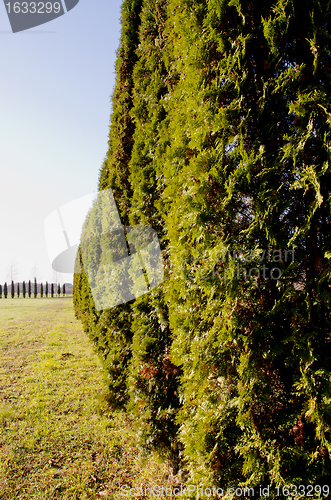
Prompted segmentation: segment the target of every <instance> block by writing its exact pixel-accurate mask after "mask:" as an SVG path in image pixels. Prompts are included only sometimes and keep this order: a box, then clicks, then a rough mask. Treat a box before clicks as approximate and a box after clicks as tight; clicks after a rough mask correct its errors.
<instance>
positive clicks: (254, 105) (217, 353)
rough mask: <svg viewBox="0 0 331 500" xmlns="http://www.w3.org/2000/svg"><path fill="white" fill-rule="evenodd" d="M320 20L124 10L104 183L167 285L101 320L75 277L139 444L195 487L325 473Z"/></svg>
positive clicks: (326, 81) (327, 394) (326, 321)
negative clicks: (155, 257) (151, 251)
mask: <svg viewBox="0 0 331 500" xmlns="http://www.w3.org/2000/svg"><path fill="white" fill-rule="evenodd" d="M330 21H331V19H330V9H329V2H327V1H320V2H317V1H309V2H308V1H304V2H302V1H301V2H298V1H296V0H291V1H287V0H279V1H277V2H276V3H274V2H271V1H265V2H257V1H253V2H249V3H247V2H241V1H240V0H236V1H234V0H231V1H229V0H223V1H214V0H209V1H208V0H194V2H193V1H192V0H180V1H179V2H178V0H167V1H166V0H141V1H140V2H137V1H136V2H134V1H133V0H131V1H128V0H126V1H125V2H124V4H123V21H122V25H123V28H122V38H121V45H120V48H119V51H118V61H117V66H116V69H117V83H116V88H115V91H114V95H113V112H112V119H111V127H110V136H109V151H108V154H107V159H106V160H105V163H104V165H103V167H102V169H101V173H100V183H99V187H100V190H102V189H108V188H111V189H112V191H113V194H114V198H115V200H116V203H117V206H118V208H119V212H120V216H121V220H122V223H123V224H125V225H141V226H151V227H153V228H154V229H155V230H156V231H157V232H158V235H159V239H160V240H161V246H162V252H163V256H164V264H165V269H166V278H165V280H164V282H163V283H162V285H161V286H159V287H157V288H156V289H154V290H152V291H150V292H149V293H148V294H146V295H144V296H142V297H140V298H138V299H137V300H136V301H132V302H131V303H127V304H122V305H119V306H117V307H114V308H112V309H108V310H104V311H102V312H97V311H96V309H95V306H94V304H93V298H92V294H91V290H90V287H89V283H88V280H87V277H86V274H85V273H84V272H83V273H82V274H76V275H75V305H76V311H77V314H79V315H80V316H81V318H82V320H83V323H84V326H85V328H86V330H87V331H88V332H89V335H90V336H91V338H92V340H93V341H94V343H95V345H96V348H97V349H98V350H99V352H100V354H101V355H102V356H103V359H104V361H105V368H106V371H107V374H108V377H109V380H110V384H109V385H110V389H111V396H110V397H111V400H112V401H113V403H114V404H115V403H116V404H123V405H125V406H126V408H127V409H128V411H131V412H132V413H133V414H134V415H135V416H136V422H137V426H138V427H137V428H138V429H139V434H140V436H141V442H142V445H143V446H144V447H145V448H146V449H152V448H155V447H156V448H158V449H160V450H163V451H164V450H171V451H170V456H172V458H173V457H174V456H175V455H176V454H177V455H179V456H180V457H181V458H182V460H183V463H184V464H186V467H187V469H188V472H189V474H190V475H191V479H192V480H193V481H196V482H199V483H201V484H203V483H204V484H206V485H210V484H215V485H219V486H221V487H222V488H226V487H230V486H237V485H239V484H245V485H246V486H252V487H253V486H257V485H259V484H265V485H267V484H286V483H287V484H289V483H291V482H293V483H295V484H307V483H311V484H313V483H320V484H321V483H322V482H323V481H324V482H327V479H328V477H329V475H330V473H331V463H330V458H329V456H330V451H331V441H330V440H331V436H330V426H331V414H330V409H329V408H330V401H331V385H330V382H331V380H330V375H331V354H330V343H331V342H330V333H331V332H330V328H331V327H330V324H331V323H330V319H331V318H330V298H331V295H330V291H331V290H330V271H331V268H330V258H331V241H330V238H331V236H330V235H331V231H330V185H331V179H330V173H331V171H330V124H331V106H330V94H331V80H330V67H331V66H330V63H331V60H330V59H331V53H330V41H331V40H330V28H331V26H330ZM93 217H94V216H93V213H92V218H90V220H89V222H88V221H87V222H86V226H85V233H84V232H83V237H84V234H85V235H86V234H88V231H87V228H88V227H89V226H88V224H92V226H90V232H91V231H92V232H93V229H91V228H92V227H93V225H96V219H95V218H93ZM89 234H90V233H89ZM91 249H92V247H91ZM94 251H95V249H94V250H93V251H92V250H91V253H90V257H89V259H88V261H87V264H86V265H89V263H91V262H92V261H93V259H94V254H93V252H94ZM81 264H82V267H83V268H84V264H85V262H84V263H83V262H82V261H81ZM83 271H84V269H83Z"/></svg>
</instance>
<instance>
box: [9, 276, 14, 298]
mask: <svg viewBox="0 0 331 500" xmlns="http://www.w3.org/2000/svg"><path fill="white" fill-rule="evenodd" d="M10 293H11V298H12V299H13V298H14V297H15V284H14V282H13V280H12V282H11V287H10Z"/></svg>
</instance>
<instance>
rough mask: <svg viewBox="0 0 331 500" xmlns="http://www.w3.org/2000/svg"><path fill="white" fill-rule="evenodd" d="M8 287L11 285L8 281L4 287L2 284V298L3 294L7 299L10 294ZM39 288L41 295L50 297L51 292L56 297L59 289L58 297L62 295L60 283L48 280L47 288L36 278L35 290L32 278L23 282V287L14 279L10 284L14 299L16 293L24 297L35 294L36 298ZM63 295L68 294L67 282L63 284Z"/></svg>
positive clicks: (0, 296)
mask: <svg viewBox="0 0 331 500" xmlns="http://www.w3.org/2000/svg"><path fill="white" fill-rule="evenodd" d="M49 287H50V288H49ZM8 289H9V287H8V285H7V282H5V283H4V285H3V287H2V285H0V299H2V295H3V297H4V298H5V299H6V298H7V297H8V294H9V293H8ZM38 290H39V294H40V297H43V296H44V295H45V297H48V295H49V294H50V296H51V297H54V295H55V294H56V290H57V295H58V297H59V296H60V295H61V285H60V283H50V284H49V283H48V282H47V281H46V283H45V288H44V285H43V283H37V279H35V280H34V283H33V292H32V283H31V281H30V280H29V281H28V282H27V283H25V281H23V282H22V289H21V287H20V283H14V281H12V282H11V285H10V296H11V298H12V299H13V298H14V297H15V295H16V296H17V298H19V297H20V295H22V297H23V298H24V299H25V297H26V296H28V297H29V298H30V297H31V295H33V296H34V298H36V297H37V295H38ZM62 295H63V296H65V295H66V286H65V283H63V285H62Z"/></svg>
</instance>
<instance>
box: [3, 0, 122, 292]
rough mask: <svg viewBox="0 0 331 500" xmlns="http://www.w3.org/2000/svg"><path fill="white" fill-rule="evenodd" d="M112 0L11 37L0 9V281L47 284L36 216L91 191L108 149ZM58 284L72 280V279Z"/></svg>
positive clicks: (115, 32) (114, 30) (94, 1)
mask: <svg viewBox="0 0 331 500" xmlns="http://www.w3.org/2000/svg"><path fill="white" fill-rule="evenodd" d="M121 3H122V2H121V1H120V0H80V2H79V4H78V5H77V6H76V7H75V8H74V9H73V10H71V11H70V12H68V13H67V14H65V15H64V16H61V17H60V18H58V19H55V20H54V21H51V22H49V23H47V24H44V25H41V26H38V27H36V28H32V29H30V30H27V31H25V32H21V33H16V34H12V33H11V31H10V24H9V21H8V18H7V14H6V9H5V6H4V4H3V3H2V2H1V4H0V44H1V50H0V68H1V69H0V71H1V79H0V110H1V111H0V169H1V183H0V207H1V209H0V210H1V211H0V231H1V233H0V234H1V244H0V283H2V284H3V283H4V281H6V280H7V281H8V280H10V267H11V265H12V267H13V268H14V270H15V268H16V271H17V272H16V273H14V279H15V281H22V280H29V279H32V278H33V276H34V274H35V273H34V268H36V269H37V278H38V281H40V280H43V281H46V280H48V281H55V278H56V276H55V273H54V271H53V270H52V268H51V265H50V262H49V259H48V253H47V248H46V243H45V237H44V220H45V219H46V217H47V216H48V215H49V214H50V213H51V212H52V211H53V210H55V209H57V208H58V207H59V206H61V205H63V204H65V203H68V202H70V201H72V200H74V199H76V198H78V197H81V196H84V195H87V194H89V193H91V192H93V191H95V190H96V189H97V182H98V175H99V169H100V167H101V165H102V161H103V159H104V157H105V154H106V152H107V140H108V130H109V122H110V112H111V104H110V97H111V94H112V92H113V88H114V83H115V73H114V64H115V57H116V54H115V52H116V49H117V47H118V43H119V36H120V22H119V19H120V7H121ZM57 278H58V280H59V281H60V282H63V281H71V276H70V275H62V276H61V275H58V277H57Z"/></svg>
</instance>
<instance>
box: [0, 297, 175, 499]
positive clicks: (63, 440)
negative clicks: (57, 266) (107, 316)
mask: <svg viewBox="0 0 331 500" xmlns="http://www.w3.org/2000/svg"><path fill="white" fill-rule="evenodd" d="M0 353H1V357H0V498H1V499H5V500H12V499H21V500H23V499H24V500H25V499H26V500H31V499H45V500H50V499H61V500H62V499H63V500H64V499H77V500H78V499H79V500H83V499H100V498H105V499H114V500H115V499H116V500H118V499H120V498H156V497H155V496H154V495H152V496H144V497H140V496H136V497H133V496H124V495H122V494H121V492H123V491H124V490H121V487H122V486H123V485H130V487H132V488H136V489H137V490H138V489H139V487H140V486H144V487H148V486H150V485H151V484H153V485H160V486H164V487H166V486H170V484H171V483H172V484H173V485H174V484H175V483H176V478H173V477H171V474H170V472H169V470H168V469H167V467H166V465H165V464H162V463H159V462H158V461H157V460H156V459H154V458H150V459H149V460H148V462H143V459H142V458H140V457H139V453H138V450H137V448H136V445H135V436H134V433H133V431H132V427H131V424H130V421H129V419H128V418H125V416H124V415H123V414H120V413H116V412H113V413H110V411H109V409H108V408H107V405H106V404H105V402H104V398H103V397H102V393H104V391H105V383H104V375H103V371H102V368H101V364H100V362H99V359H98V357H97V356H96V354H95V353H94V352H93V348H92V346H91V345H90V343H89V340H88V339H87V337H86V336H85V333H84V332H83V330H82V328H81V325H80V323H79V322H78V321H77V320H76V319H75V317H74V313H73V306H72V299H71V298H54V299H51V298H48V299H45V298H43V299H40V298H38V299H33V298H31V299H27V298H26V299H23V298H20V299H17V298H15V299H9V298H8V299H6V300H5V299H1V300H0ZM168 498H169V497H168Z"/></svg>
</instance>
